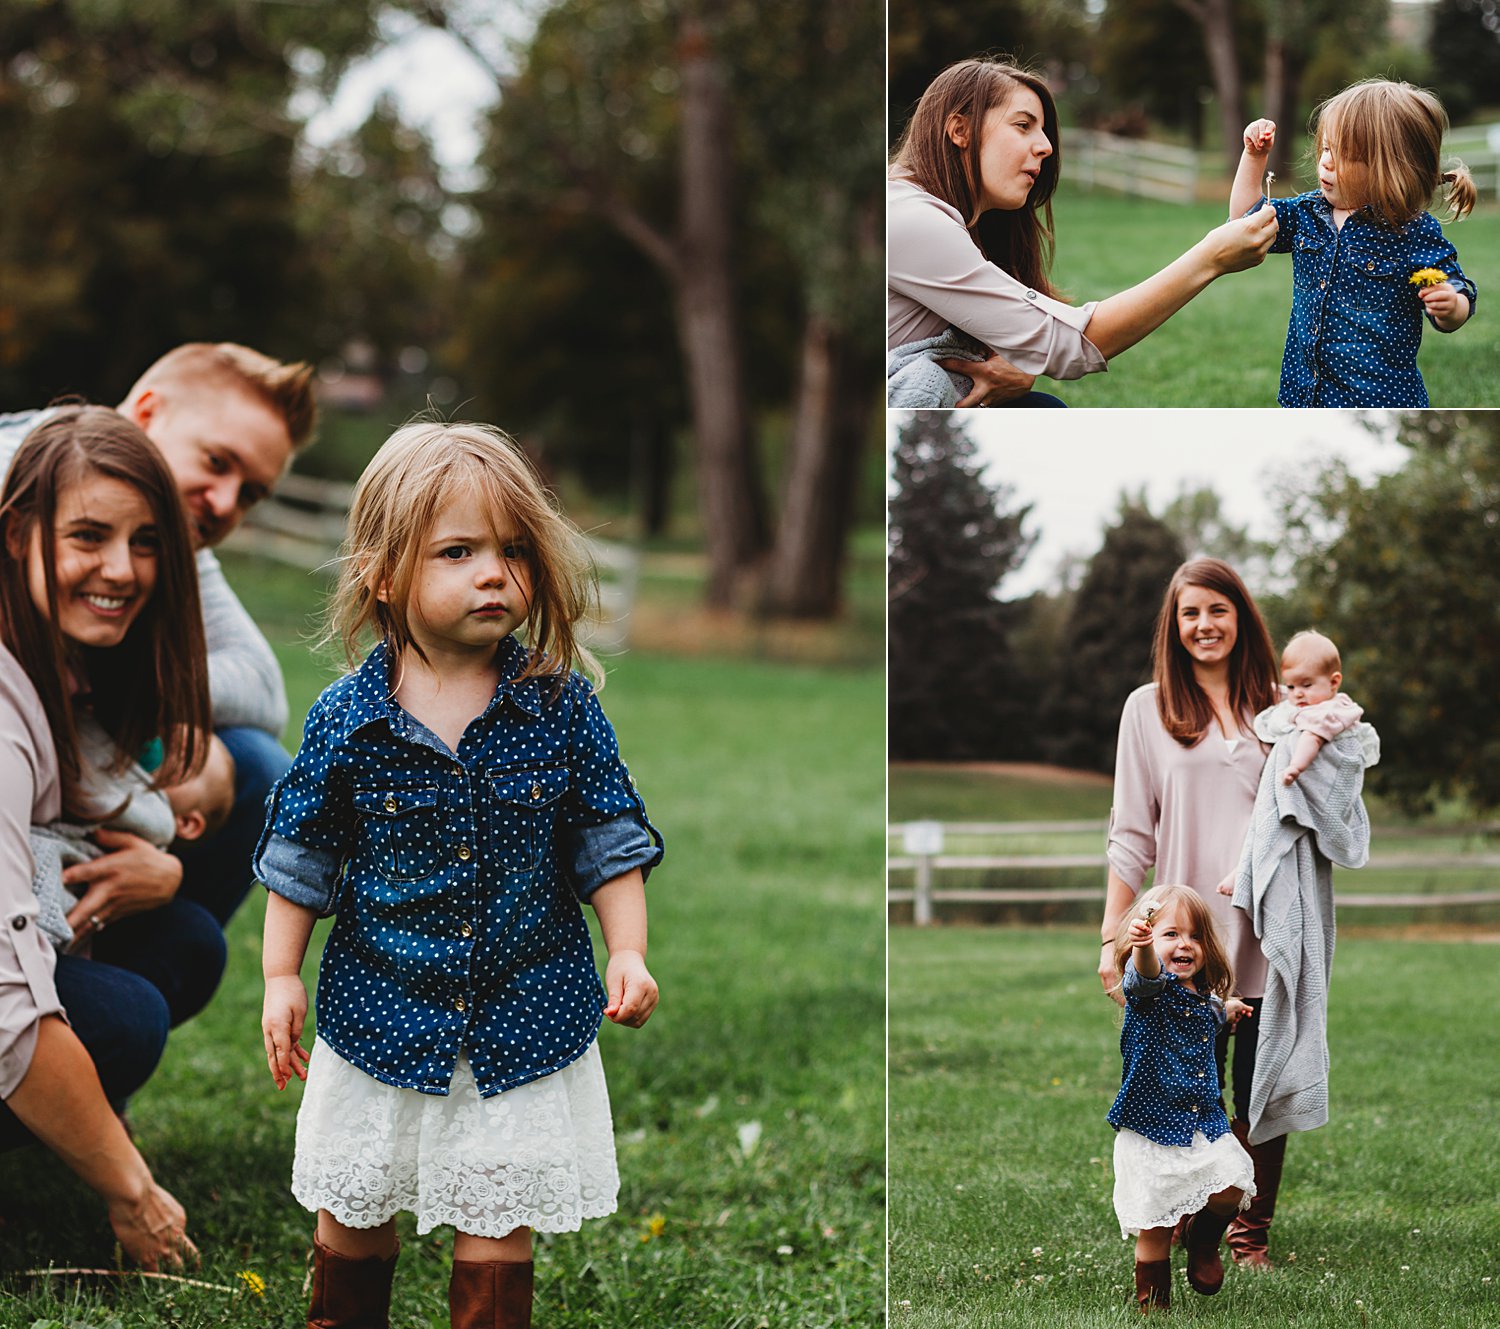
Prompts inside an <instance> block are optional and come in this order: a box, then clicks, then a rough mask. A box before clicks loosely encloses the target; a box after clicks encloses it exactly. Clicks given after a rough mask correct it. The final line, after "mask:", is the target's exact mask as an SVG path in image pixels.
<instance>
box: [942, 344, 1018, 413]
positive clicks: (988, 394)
mask: <svg viewBox="0 0 1500 1329" xmlns="http://www.w3.org/2000/svg"><path fill="white" fill-rule="evenodd" d="M937 364H938V367H939V368H940V369H946V370H948V372H949V373H952V374H964V375H966V376H967V377H969V378H972V379H973V380H974V387H973V390H972V391H971V392H970V393H969V395H968V396H967V397H965V398H964V399H963V400H962V401H961V402H959V403H958V405H959V406H960V407H963V406H1001V405H1003V404H1004V403H1005V402H1008V401H1014V400H1015V399H1016V398H1017V397H1024V396H1025V395H1026V394H1027V393H1028V392H1030V391H1031V385H1032V384H1033V383H1035V382H1036V375H1035V374H1023V373H1022V372H1021V371H1020V370H1019V369H1017V368H1016V367H1015V365H1013V364H1011V362H1010V361H1009V360H1007V359H1005V358H1004V356H1001V355H994V354H992V355H991V356H990V358H989V359H988V360H953V359H949V360H939V361H938V362H937Z"/></svg>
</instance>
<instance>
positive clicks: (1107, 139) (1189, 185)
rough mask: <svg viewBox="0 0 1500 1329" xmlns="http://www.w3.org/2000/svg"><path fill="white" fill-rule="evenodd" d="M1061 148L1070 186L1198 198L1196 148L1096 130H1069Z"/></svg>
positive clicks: (1175, 198) (1167, 199)
mask: <svg viewBox="0 0 1500 1329" xmlns="http://www.w3.org/2000/svg"><path fill="white" fill-rule="evenodd" d="M1063 147H1064V148H1066V149H1067V154H1066V155H1067V160H1066V162H1065V170H1066V178H1067V180H1068V182H1069V183H1070V184H1077V185H1082V186H1083V187H1084V188H1085V189H1112V190H1114V191H1115V192H1117V193H1120V194H1131V195H1136V196H1139V197H1143V198H1158V199H1162V200H1164V201H1165V202H1168V203H1191V202H1193V201H1194V199H1195V198H1196V196H1197V190H1198V175H1199V161H1200V157H1199V154H1198V153H1197V152H1196V151H1194V150H1193V149H1192V148H1179V147H1176V146H1174V145H1173V144H1170V143H1153V142H1151V141H1150V140H1149V139H1141V138H1121V137H1119V136H1118V135H1115V134H1102V133H1100V132H1098V131H1097V130H1093V129H1069V130H1065V131H1064V133H1063Z"/></svg>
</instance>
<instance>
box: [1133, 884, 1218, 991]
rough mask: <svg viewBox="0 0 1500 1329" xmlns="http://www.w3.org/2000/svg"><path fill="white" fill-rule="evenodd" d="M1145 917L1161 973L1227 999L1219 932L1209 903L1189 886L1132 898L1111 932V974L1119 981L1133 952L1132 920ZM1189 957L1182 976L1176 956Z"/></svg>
mask: <svg viewBox="0 0 1500 1329" xmlns="http://www.w3.org/2000/svg"><path fill="white" fill-rule="evenodd" d="M1148 916H1149V919H1150V922H1151V927H1152V929H1153V934H1154V943H1153V944H1154V947H1155V950H1156V953H1157V956H1158V957H1159V958H1160V959H1161V964H1162V969H1163V970H1164V971H1166V972H1167V973H1178V974H1179V976H1180V977H1185V978H1191V979H1192V980H1193V986H1194V987H1196V988H1197V989H1198V991H1199V992H1212V993H1215V994H1216V995H1217V996H1220V997H1228V996H1229V994H1230V991H1231V989H1232V987H1233V984H1234V977H1233V971H1232V970H1231V969H1230V966H1229V957H1228V956H1227V955H1226V954H1225V953H1224V944H1223V942H1221V941H1220V940H1219V930H1218V928H1217V927H1215V925H1214V917H1213V914H1212V913H1210V912H1209V907H1208V902H1207V901H1206V900H1205V899H1204V898H1203V896H1201V895H1199V894H1198V892H1197V891H1195V890H1194V889H1193V888H1192V887H1191V886H1172V885H1163V886H1153V887H1152V888H1151V889H1150V890H1149V891H1142V892H1141V893H1140V894H1139V895H1137V896H1136V897H1135V901H1134V902H1133V903H1132V904H1131V906H1130V908H1129V909H1127V910H1126V911H1125V916H1124V917H1123V918H1121V919H1120V926H1119V930H1118V931H1117V932H1116V933H1115V972H1116V973H1117V974H1119V975H1120V976H1121V979H1122V981H1123V979H1124V975H1125V961H1126V959H1128V958H1129V956H1130V952H1131V950H1132V947H1131V944H1130V936H1129V934H1130V923H1131V920H1132V919H1137V918H1147V917H1148ZM1189 955H1190V956H1192V967H1191V968H1190V970H1189V972H1187V973H1181V972H1180V971H1181V970H1182V969H1184V968H1188V966H1186V965H1181V964H1178V963H1176V962H1175V957H1179V956H1189Z"/></svg>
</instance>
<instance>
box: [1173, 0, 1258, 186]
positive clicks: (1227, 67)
mask: <svg viewBox="0 0 1500 1329" xmlns="http://www.w3.org/2000/svg"><path fill="white" fill-rule="evenodd" d="M1177 3H1178V5H1179V6H1180V7H1181V8H1182V9H1184V10H1186V11H1187V12H1188V13H1189V14H1191V15H1192V16H1193V19H1194V20H1195V21H1196V22H1197V24H1198V26H1199V27H1200V28H1202V30H1203V48H1204V51H1205V52H1206V54H1207V56H1208V67H1209V69H1210V71H1212V73H1213V76H1214V91H1215V93H1216V94H1217V96H1218V99H1219V132H1220V133H1221V134H1222V136H1223V140H1224V150H1225V153H1226V155H1227V159H1228V161H1229V166H1230V169H1231V170H1233V169H1234V167H1235V166H1236V165H1237V164H1238V162H1239V159H1240V152H1241V150H1242V149H1243V147H1244V142H1245V123H1246V121H1245V92H1244V88H1243V87H1242V86H1241V84H1240V64H1239V57H1238V52H1237V51H1236V48H1235V38H1234V0H1177Z"/></svg>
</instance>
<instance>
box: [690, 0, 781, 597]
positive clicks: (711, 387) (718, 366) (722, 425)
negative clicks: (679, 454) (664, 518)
mask: <svg viewBox="0 0 1500 1329" xmlns="http://www.w3.org/2000/svg"><path fill="white" fill-rule="evenodd" d="M678 53H679V63H680V73H681V78H682V100H681V111H682V129H681V133H682V148H681V179H680V182H679V188H680V203H679V212H678V246H679V251H678V256H677V263H676V280H675V282H674V289H673V297H674V301H675V305H676V311H677V333H678V337H679V338H680V340H681V343H682V352H683V361H684V363H685V365H686V368H687V380H688V384H687V385H688V399H689V401H690V402H691V405H692V425H693V435H694V438H695V439H696V441H697V460H698V496H699V504H698V505H699V512H700V515H701V516H702V519H703V538H704V541H705V543H706V544H707V548H708V565H709V580H708V601H709V603H710V604H712V605H717V606H723V607H728V606H729V605H730V604H731V603H732V602H733V598H734V593H735V588H736V584H737V582H738V581H739V577H740V574H741V573H742V572H743V571H744V570H745V569H746V568H747V567H748V566H749V565H751V564H753V563H754V561H755V560H756V559H758V558H759V557H760V555H761V554H762V553H764V551H765V547H766V516H765V501H764V498H763V496H762V493H761V482H760V468H759V467H758V465H757V464H756V457H755V448H754V444H753V440H752V435H751V431H750V424H749V410H748V406H747V403H746V398H745V385H744V375H743V372H742V368H741V349H740V341H739V331H738V326H737V321H736V308H735V299H734V280H733V260H732V237H733V232H734V208H733V167H732V163H731V160H730V147H731V144H732V142H733V135H732V133H731V131H730V124H729V108H728V99H727V97H726V95H725V88H724V77H723V74H722V72H721V71H720V69H719V65H718V61H717V60H716V59H715V57H714V53H713V50H712V48H711V47H710V45H709V40H708V34H707V32H706V31H705V30H704V27H703V25H702V23H700V22H699V21H698V20H697V19H696V18H694V17H691V16H689V17H687V18H685V19H684V20H683V24H682V30H681V36H680V39H679V43H678Z"/></svg>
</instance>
